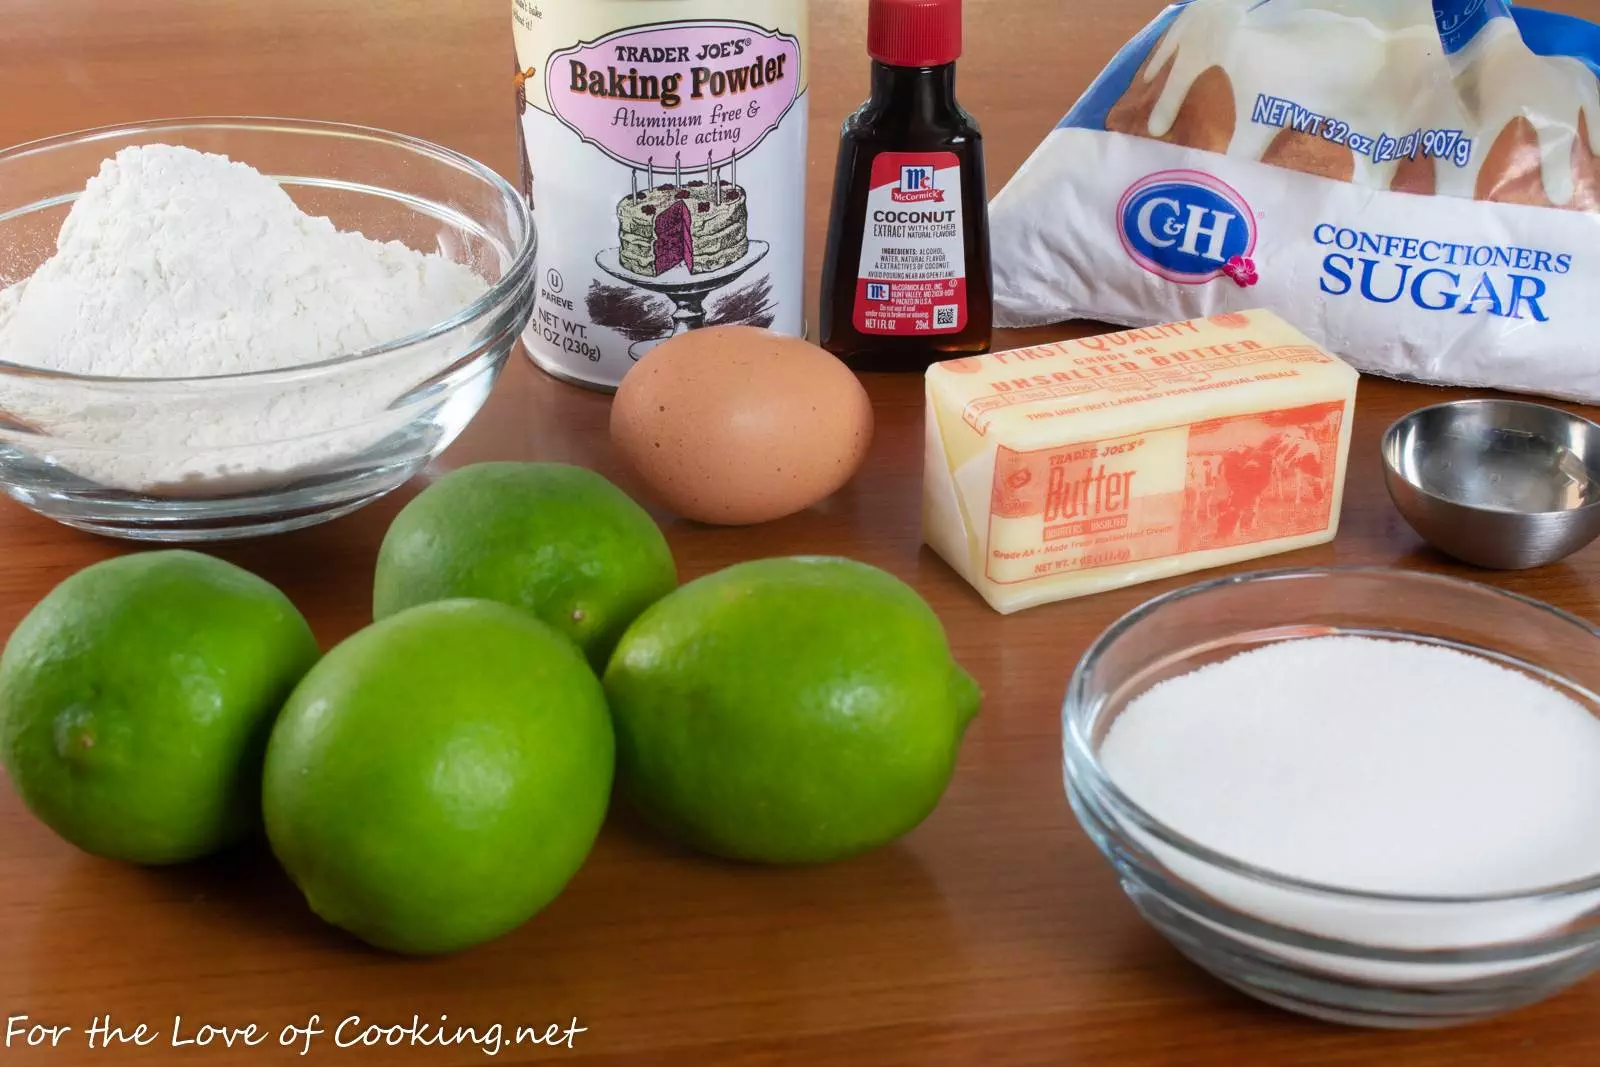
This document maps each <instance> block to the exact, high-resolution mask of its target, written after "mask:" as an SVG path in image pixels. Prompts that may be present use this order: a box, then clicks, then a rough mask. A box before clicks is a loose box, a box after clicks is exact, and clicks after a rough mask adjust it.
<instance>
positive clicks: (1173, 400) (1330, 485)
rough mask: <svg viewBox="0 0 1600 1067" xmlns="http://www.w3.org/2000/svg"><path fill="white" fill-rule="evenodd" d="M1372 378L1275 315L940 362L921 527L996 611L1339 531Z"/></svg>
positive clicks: (933, 385) (934, 373) (931, 403)
mask: <svg viewBox="0 0 1600 1067" xmlns="http://www.w3.org/2000/svg"><path fill="white" fill-rule="evenodd" d="M1357 378H1358V375H1357V373H1356V371H1355V370H1354V369H1353V368H1351V367H1350V366H1349V365H1347V364H1345V363H1343V362H1341V361H1339V360H1338V359H1336V358H1335V357H1334V356H1332V355H1329V354H1328V353H1327V352H1324V351H1323V350H1322V349H1320V348H1318V347H1317V346H1316V345H1315V344H1313V343H1312V342H1311V341H1310V340H1308V339H1307V338H1306V337H1305V336H1303V335H1302V334H1300V333H1299V332H1298V331H1296V330H1295V329H1294V328H1293V327H1291V326H1290V325H1289V324H1288V323H1286V322H1284V321H1283V320H1282V319H1280V318H1278V317H1277V316H1276V315H1274V314H1272V313H1271V312H1267V311H1248V312H1242V313H1232V314H1226V315H1217V316H1214V317H1212V318H1209V319H1195V320H1193V321H1191V322H1178V323H1172V324H1171V325H1167V326H1152V327H1149V328H1148V329H1139V330H1126V331H1123V332H1121V333H1111V334H1106V335H1104V336H1101V337H1088V338H1084V339H1082V340H1076V341H1063V342H1061V343H1059V344H1051V345H1040V346H1038V347H1035V348H1023V349H1017V350H1015V351H1011V352H997V353H994V354H992V355H987V356H976V357H971V358H967V359H957V360H952V361H950V362H948V363H939V364H935V365H934V366H932V367H930V368H929V369H928V374H927V425H926V434H927V451H926V460H925V470H924V482H923V537H924V539H925V540H926V541H927V543H928V544H929V545H930V546H932V548H933V549H934V551H936V552H938V553H939V555H940V556H942V557H944V559H945V561H946V562H948V563H949V564H950V565H951V566H952V567H954V568H955V569H956V570H957V571H958V572H960V574H961V575H962V576H963V577H964V578H966V579H967V581H969V582H971V583H972V585H973V586H974V587H975V588H976V589H977V590H978V592H979V593H981V594H982V595H983V598H984V599H985V600H987V601H988V602H989V604H990V605H991V606H992V607H993V608H994V609H995V610H997V611H999V612H1001V613H1003V614H1010V613H1012V612H1015V611H1020V610H1022V609H1024V608H1030V607H1034V606H1036V605H1039V604H1045V603H1049V602H1051V601H1056V600H1066V599H1069V598H1072V597H1079V596H1086V595H1089V594H1091V593H1099V592H1103V591H1105V590H1107V589H1118V588H1121V587H1123V586H1127V585H1134V584H1136V583H1139V582H1148V581H1153V580H1155V579H1158V578H1169V577H1172V576H1174V575H1179V574H1188V573H1190V572H1192V571H1198V570H1203V569H1205V568H1208V567H1220V566H1224V565H1226V564H1230V563H1237V562H1240V561H1241V560H1247V559H1254V558H1256V557H1259V556H1267V555H1271V554H1273V553H1277V552H1288V551H1291V550H1293V549H1297V548H1305V547H1307V546H1309V545H1316V544H1322V543H1324V542H1327V541H1331V540H1333V537H1334V535H1335V533H1337V532H1338V527H1339V509H1340V506H1341V504H1342V502H1343V499H1344V481H1345V469H1346V465H1347V462H1348V457H1349V452H1350V427H1351V422H1352V415H1353V413H1354V407H1355V393H1356V381H1357Z"/></svg>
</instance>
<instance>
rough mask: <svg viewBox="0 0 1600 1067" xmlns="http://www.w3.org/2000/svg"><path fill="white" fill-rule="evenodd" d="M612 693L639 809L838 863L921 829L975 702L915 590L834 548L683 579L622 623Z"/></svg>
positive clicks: (609, 682)
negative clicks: (830, 554) (827, 553)
mask: <svg viewBox="0 0 1600 1067" xmlns="http://www.w3.org/2000/svg"><path fill="white" fill-rule="evenodd" d="M605 687H606V695H607V697H608V698H609V699H610V703H611V712H612V717H613V719H614V720H615V722H616V728H617V776H618V781H619V782H620V783H621V785H622V787H623V790H624V792H625V794H626V795H627V796H628V797H629V799H630V800H631V801H632V802H633V803H634V805H635V806H636V807H637V808H638V809H639V810H640V811H641V812H642V813H643V814H644V815H645V816H646V817H647V818H649V819H651V820H652V821H654V822H655V823H657V824H658V825H659V826H661V827H662V828H663V829H665V830H666V831H667V832H669V833H671V834H673V835H674V836H676V837H678V838H680V839H682V840H684V841H685V842H687V843H688V844H690V845H693V846H695V847H697V848H700V849H702V850H704V851H707V852H711V853H714V854H716V855H721V856H726V857H730V858H734V859H744V860H755V861H761V862H768V863H814V862H825V861H829V860H835V859H842V858H844V857H847V856H851V855H854V854H857V853H860V852H864V851H867V850H869V849H872V848H875V847H877V846H879V845H882V844H885V843H886V842H888V841H891V840H893V839H894V838H896V837H899V836H900V835H902V834H904V833H906V832H907V831H909V830H911V829H912V828H913V827H915V826H916V825H917V824H919V823H920V822H922V820H923V819H924V818H926V817H927V816H928V814H929V813H930V812H932V811H933V809H934V807H935V806H936V805H937V804H938V802H939V798H940V796H942V795H943V793H944V790H945V787H946V786H947V785H948V784H949V781H950V776H951V773H952V772H953V770H954V767H955V762H956V754H957V750H958V749H959V747H960V744H961V738H962V735H963V733H964V732H965V730H966V727H967V724H968V723H969V722H970V721H971V720H972V718H973V716H974V715H976V714H977V711H978V705H979V703H980V700H981V693H980V692H979V690H978V686H977V683H976V682H974V681H973V679H972V678H971V677H970V676H969V675H968V674H967V673H966V672H965V671H963V670H962V669H961V668H960V667H959V666H958V665H957V664H956V663H955V662H954V661H953V660H952V659H951V656H950V648H949V645H948V643H947V642H946V640H945V635H944V630H943V628H942V627H941V626H940V624H939V619H938V617H937V616H935V615H934V613H933V611H932V609H930V608H929V607H928V605H927V604H926V603H924V602H923V600H922V598H921V597H919V596H917V594H916V593H915V592H913V591H912V590H911V589H910V588H909V587H908V586H906V585H905V584H903V583H902V582H900V581H899V580H898V579H896V578H894V577H893V576H892V575H889V574H886V573H884V572H883V571H880V570H878V569H876V568H874V567H869V566H867V565H865V564H862V563H855V562H852V561H850V560H844V559H828V558H795V559H769V560H760V561H757V562H754V563H745V564H741V565H739V566H736V567H730V568H728V569H727V570H724V571H721V572H719V573H717V574H713V575H711V576H709V577H706V578H701V579H700V580H698V581H695V582H691V583H690V584H688V585H686V586H684V587H683V588H681V589H679V590H678V591H677V592H675V593H673V594H672V595H670V596H668V597H666V598H665V599H663V600H662V601H661V602H660V603H658V604H656V605H655V606H654V607H652V608H651V609H650V610H649V611H646V612H645V613H644V614H643V615H642V616H640V617H639V619H638V620H637V621H636V622H635V623H634V624H633V626H632V627H631V628H630V629H629V630H628V632H627V634H626V635H625V636H624V637H623V639H622V642H621V644H620V645H618V647H617V651H616V654H615V655H614V656H613V657H612V660H611V664H610V666H609V667H608V668H607V670H606V673H605Z"/></svg>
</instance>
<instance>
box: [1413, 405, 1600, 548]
mask: <svg viewBox="0 0 1600 1067" xmlns="http://www.w3.org/2000/svg"><path fill="white" fill-rule="evenodd" d="M1383 474H1384V481H1385V483H1386V484H1387V485H1388V487H1389V495H1390V496H1391V497H1392V498H1393V499H1394V503H1395V506H1396V507H1397V508H1399V509H1400V514H1401V515H1402V516H1404V517H1405V520H1406V521H1407V522H1408V523H1410V524H1411V526H1412V528H1413V529H1415V530H1416V531H1417V533H1418V534H1420V535H1421V536H1422V538H1423V539H1424V540H1426V541H1427V542H1428V543H1429V544H1431V545H1433V547H1435V548H1437V549H1438V550H1439V551H1441V552H1445V553H1447V554H1449V555H1451V556H1454V557H1455V558H1456V559H1459V560H1461V561H1463V562H1465V563H1470V564H1472V565H1474V566H1477V567H1485V568H1490V569H1493V570H1524V569H1526V568H1529V567H1542V566H1544V565H1545V564H1547V563H1554V562H1555V561H1556V560H1559V559H1564V558H1566V557H1567V556H1570V555H1572V554H1573V553H1574V552H1576V551H1578V550H1579V549H1580V548H1583V547H1584V546H1585V545H1588V544H1589V543H1590V542H1591V541H1593V540H1594V539H1595V538H1596V537H1597V536H1600V426H1597V425H1596V424H1594V423H1592V422H1590V421H1589V420H1588V419H1584V418H1580V417H1579V416H1577V415H1573V414H1570V413H1568V412H1565V411H1562V410H1560V409H1559V408H1553V407H1549V406H1547V405H1544V404H1532V403H1529V402H1527V401H1524V400H1460V401H1456V402H1454V403H1449V404H1438V405H1435V406H1433V407H1427V408H1422V409H1420V410H1418V411H1413V412H1412V413H1411V414H1409V415H1407V416H1406V417H1405V418H1403V419H1400V420H1399V421H1398V422H1396V423H1395V424H1394V425H1393V426H1391V427H1389V429H1388V431H1387V432H1386V433H1385V434H1384V435H1383Z"/></svg>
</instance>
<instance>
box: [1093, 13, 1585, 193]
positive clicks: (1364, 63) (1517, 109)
mask: <svg viewBox="0 0 1600 1067" xmlns="http://www.w3.org/2000/svg"><path fill="white" fill-rule="evenodd" d="M1280 101H1281V102H1282V103H1283V104H1285V105H1292V106H1293V107H1294V111H1293V112H1292V114H1294V115H1297V116H1299V117H1300V118H1301V119H1304V121H1284V122H1261V121H1257V118H1258V111H1259V109H1260V108H1261V107H1262V106H1263V104H1264V103H1265V106H1268V107H1270V106H1272V105H1273V104H1274V103H1275V102H1280ZM1329 123H1331V124H1333V125H1334V126H1335V130H1334V131H1333V133H1334V135H1333V136H1330V130H1329V129H1328V128H1327V124H1329ZM1105 128H1106V129H1107V130H1108V131H1110V132H1112V133H1122V134H1127V135H1131V136H1136V137H1141V138H1147V139H1151V140H1157V141H1163V142H1166V143H1168V144H1173V145H1179V146H1183V147H1187V148H1196V149H1201V150H1204V151H1208V152H1217V153H1225V154H1228V155H1231V156H1234V157H1241V158H1247V159H1255V160H1257V161H1259V162H1262V163H1266V164H1270V165H1272V166H1277V167H1283V168H1286V169H1289V170H1296V171H1301V172H1303V173H1307V174H1314V175H1318V176H1320V177H1324V178H1329V179H1332V180H1334V181H1341V182H1349V183H1353V184H1356V185H1359V186H1363V187H1367V188H1373V189H1383V190H1391V191H1395V192H1406V193H1417V194H1422V195H1438V196H1453V197H1461V198H1464V199H1475V200H1482V201H1491V202H1498V203H1515V204H1524V205H1529V206H1534V207H1557V208H1568V209H1572V210H1578V211H1590V212H1594V211H1600V141H1597V140H1596V138H1600V82H1597V80H1596V77H1595V75H1594V73H1593V72H1592V71H1591V70H1590V69H1589V68H1588V67H1587V66H1586V65H1585V64H1584V63H1583V62H1581V61H1580V60H1578V59H1575V58H1572V57H1570V56H1556V55H1550V56H1547V55H1539V54H1537V53H1535V52H1534V51H1533V50H1532V49H1531V48H1529V47H1528V45H1527V44H1526V43H1525V42H1524V41H1523V39H1522V37H1521V35H1520V34H1519V33H1518V30H1517V28H1516V25H1515V24H1514V23H1513V22H1512V20H1510V19H1508V18H1499V19H1490V20H1488V21H1487V22H1486V23H1485V24H1484V25H1483V26H1482V27H1481V28H1479V29H1477V31H1476V32H1475V33H1474V35H1473V36H1472V37H1471V38H1470V40H1468V41H1466V42H1464V44H1463V46H1462V47H1461V48H1460V51H1459V52H1458V53H1457V54H1455V55H1453V56H1449V57H1446V56H1444V55H1443V54H1441V49H1440V26H1439V24H1438V23H1437V22H1436V15H1435V11H1434V5H1433V4H1432V3H1431V2H1430V0H1337V2H1334V0H1276V2H1274V3H1271V4H1262V3H1260V2H1259V0H1195V2H1194V3H1191V4H1189V5H1187V6H1186V7H1185V8H1183V10H1182V12H1181V13H1180V14H1178V15H1177V17H1176V18H1175V19H1174V20H1173V22H1172V24H1171V25H1170V26H1168V27H1167V28H1166V30H1165V32H1164V33H1163V34H1162V35H1161V37H1160V38H1159V40H1157V42H1156V43H1155V46H1154V47H1153V48H1152V49H1151V50H1150V52H1149V54H1148V56H1146V58H1145V60H1144V62H1143V63H1142V64H1141V65H1140V67H1139V69H1138V70H1137V71H1136V72H1135V73H1134V75H1133V78H1132V81H1131V84H1130V85H1129V87H1128V89H1127V90H1126V92H1124V93H1123V94H1122V96H1121V97H1120V98H1119V99H1118V100H1117V101H1116V102H1115V104H1113V105H1112V107H1111V109H1110V111H1109V113H1108V114H1107V115H1106V118H1105ZM1424 129H1434V130H1443V131H1459V132H1460V133H1461V134H1462V135H1463V136H1464V137H1465V138H1467V139H1468V140H1469V141H1470V147H1471V149H1472V151H1471V157H1470V159H1467V160H1464V161H1452V160H1451V159H1449V158H1446V157H1441V156H1439V155H1437V154H1435V155H1430V154H1428V153H1426V152H1423V151H1420V150H1418V149H1419V148H1420V146H1413V150H1412V151H1411V152H1410V153H1409V154H1404V155H1400V156H1399V157H1398V158H1388V159H1381V160H1380V159H1374V158H1373V157H1372V155H1371V154H1370V153H1367V152H1363V151H1360V150H1358V149H1357V148H1353V147H1352V146H1351V138H1350V137H1349V136H1346V135H1349V134H1353V135H1357V137H1358V138H1359V136H1360V135H1362V134H1369V135H1373V136H1376V135H1377V134H1380V133H1382V132H1384V131H1407V130H1424Z"/></svg>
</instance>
